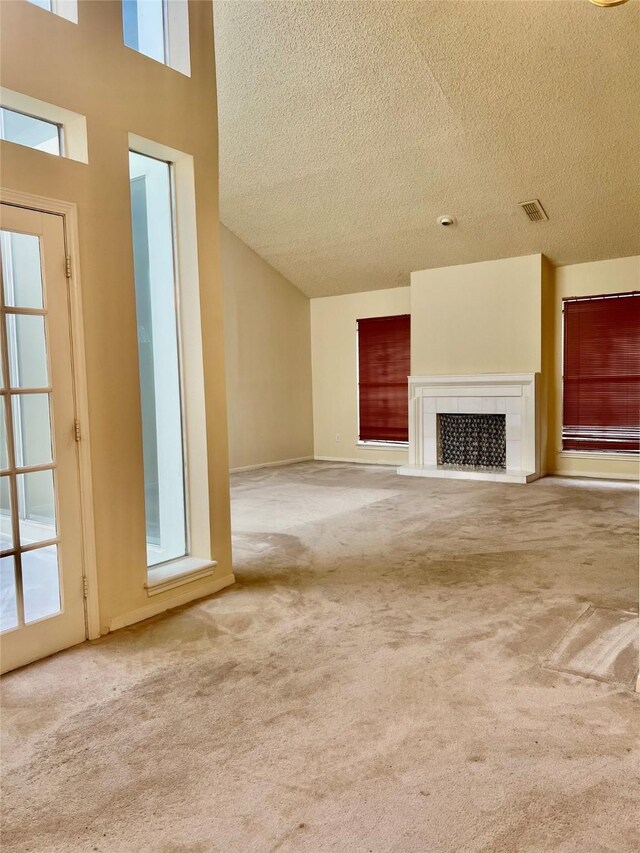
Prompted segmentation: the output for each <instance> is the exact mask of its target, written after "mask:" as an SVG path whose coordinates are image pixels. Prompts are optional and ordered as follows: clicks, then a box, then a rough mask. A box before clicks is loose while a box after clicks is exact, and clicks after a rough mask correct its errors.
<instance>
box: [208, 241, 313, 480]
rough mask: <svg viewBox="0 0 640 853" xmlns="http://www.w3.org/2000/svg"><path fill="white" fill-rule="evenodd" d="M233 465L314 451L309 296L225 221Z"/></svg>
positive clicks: (222, 249)
mask: <svg viewBox="0 0 640 853" xmlns="http://www.w3.org/2000/svg"><path fill="white" fill-rule="evenodd" d="M220 258H221V269H222V286H223V293H224V334H225V358H226V374H227V409H228V418H229V464H230V466H231V468H232V469H236V468H244V467H249V466H253V465H261V464H266V463H269V462H278V461H282V460H288V459H300V458H304V457H310V456H313V419H312V400H311V328H310V317H309V313H310V310H309V299H308V297H306V296H305V295H304V294H303V293H301V292H300V291H299V290H298V288H297V287H294V286H293V285H292V284H291V282H289V281H288V280H287V279H286V278H284V277H283V276H281V275H280V273H278V272H276V270H274V269H273V267H271V266H269V264H267V263H266V261H263V260H262V258H261V257H259V256H258V255H256V253H255V252H253V251H252V250H251V249H250V248H249V247H248V246H246V245H245V244H244V243H243V242H242V241H241V240H240V239H238V237H236V236H235V234H233V233H232V232H231V231H229V230H228V229H227V228H225V227H224V225H221V226H220Z"/></svg>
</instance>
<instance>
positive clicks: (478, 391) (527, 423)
mask: <svg viewBox="0 0 640 853" xmlns="http://www.w3.org/2000/svg"><path fill="white" fill-rule="evenodd" d="M536 376H537V375H536V374H535V373H481V374H472V375H469V376H410V377H409V464H408V465H404V466H402V467H401V468H398V473H399V474H406V475H410V476H417V477H448V478H451V479H466V480H497V481H499V482H509V483H529V482H531V480H535V479H537V478H538V477H539V476H540V465H539V452H538V439H537V429H536V424H537V411H536V399H537V394H536V388H537V381H536ZM449 413H458V414H504V415H505V422H506V463H507V467H506V469H503V470H497V469H489V468H472V467H471V466H467V465H464V466H462V465H460V466H453V465H439V464H438V415H439V414H449Z"/></svg>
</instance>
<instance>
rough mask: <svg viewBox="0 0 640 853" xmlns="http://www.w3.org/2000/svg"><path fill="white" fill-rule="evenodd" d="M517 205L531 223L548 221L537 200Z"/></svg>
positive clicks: (520, 202) (521, 202)
mask: <svg viewBox="0 0 640 853" xmlns="http://www.w3.org/2000/svg"><path fill="white" fill-rule="evenodd" d="M518 204H519V205H520V207H521V208H522V209H523V210H524V212H525V213H526V214H527V216H528V217H529V219H530V220H531V221H532V222H544V221H545V219H549V217H548V216H547V214H546V213H545V212H544V208H543V206H542V205H541V204H540V202H539V201H538V199H537V198H534V199H531V201H519V202H518Z"/></svg>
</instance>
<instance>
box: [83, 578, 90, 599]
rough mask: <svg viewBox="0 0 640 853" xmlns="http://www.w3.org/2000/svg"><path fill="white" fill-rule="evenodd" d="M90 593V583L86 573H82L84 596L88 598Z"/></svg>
mask: <svg viewBox="0 0 640 853" xmlns="http://www.w3.org/2000/svg"><path fill="white" fill-rule="evenodd" d="M88 595H89V583H88V581H87V579H86V577H85V576H84V575H82V597H83V598H87V596H88Z"/></svg>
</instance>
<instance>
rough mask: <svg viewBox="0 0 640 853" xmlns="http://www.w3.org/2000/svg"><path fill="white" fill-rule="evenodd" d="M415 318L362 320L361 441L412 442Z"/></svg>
mask: <svg viewBox="0 0 640 853" xmlns="http://www.w3.org/2000/svg"><path fill="white" fill-rule="evenodd" d="M410 330H411V317H410V315H409V314H403V315H399V316H397V317H373V318H370V319H366V320H358V403H359V439H360V441H381V442H407V441H408V440H409V413H408V377H409V372H410V362H411V348H410V341H411V338H410V334H411V331H410Z"/></svg>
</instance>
